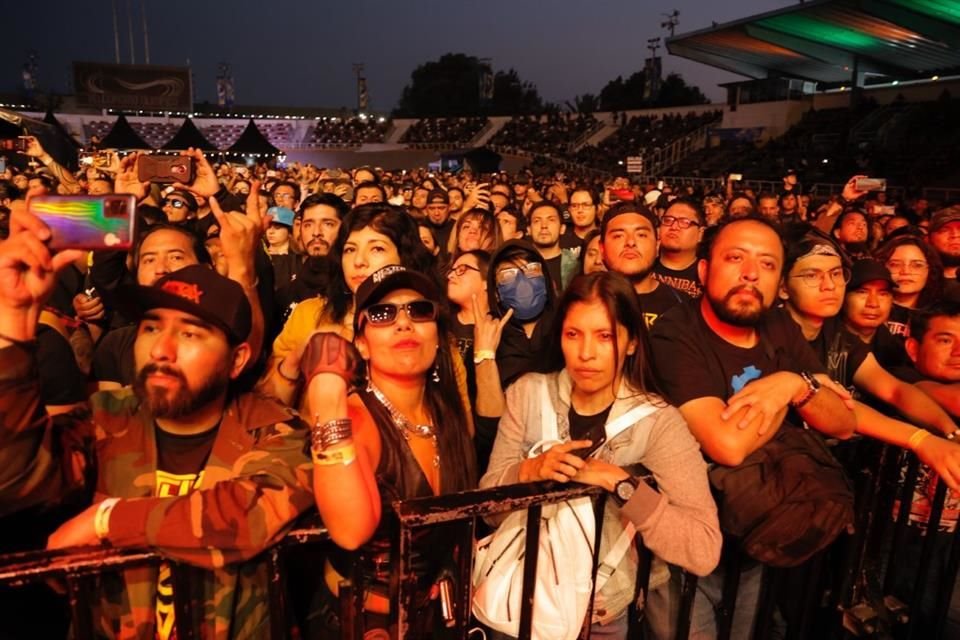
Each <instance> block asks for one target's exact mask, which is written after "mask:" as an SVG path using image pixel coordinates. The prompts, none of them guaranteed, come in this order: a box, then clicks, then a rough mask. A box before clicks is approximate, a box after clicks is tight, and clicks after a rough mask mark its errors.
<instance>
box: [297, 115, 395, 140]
mask: <svg viewBox="0 0 960 640" xmlns="http://www.w3.org/2000/svg"><path fill="white" fill-rule="evenodd" d="M388 127H389V123H388V122H387V121H386V120H383V121H382V122H381V119H379V118H373V117H367V118H359V117H357V118H322V119H320V120H318V121H317V124H316V126H315V127H314V128H313V129H312V130H311V131H310V133H309V135H308V136H307V139H306V140H304V142H305V143H306V144H308V145H324V146H359V145H361V144H365V143H380V142H383V138H384V135H385V134H386V132H387V128H388Z"/></svg>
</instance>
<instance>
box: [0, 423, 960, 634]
mask: <svg viewBox="0 0 960 640" xmlns="http://www.w3.org/2000/svg"><path fill="white" fill-rule="evenodd" d="M863 444H864V443H863V442H861V443H860V445H863ZM875 449H876V450H869V449H868V450H867V452H868V453H867V455H866V456H865V457H866V459H867V460H866V462H860V463H856V464H848V470H851V475H853V476H854V479H855V481H856V487H857V513H856V525H855V526H856V530H855V531H854V532H853V534H852V535H850V536H841V538H840V540H838V541H837V543H835V545H834V546H833V547H831V548H830V549H827V550H826V551H824V552H823V553H821V554H820V555H818V556H816V557H814V558H813V559H811V560H810V561H809V562H807V563H806V564H805V565H803V566H801V567H797V568H795V569H789V570H771V569H766V570H765V571H764V577H763V581H762V584H761V588H760V596H759V603H758V605H757V610H756V617H755V622H754V627H753V637H754V638H760V639H762V638H767V637H770V636H771V635H773V634H774V632H775V631H776V632H777V633H779V632H780V631H784V625H785V623H784V620H786V626H785V633H786V637H787V638H809V637H818V636H821V635H822V636H823V637H824V638H839V637H850V636H855V637H865V638H866V637H876V638H880V637H885V636H888V635H890V634H893V633H896V634H897V635H898V636H899V637H904V638H921V637H923V638H926V637H936V638H940V637H945V636H944V633H945V628H946V626H945V625H946V624H947V615H948V609H949V605H950V599H951V595H952V591H953V585H954V580H955V577H956V575H957V570H958V568H960V533H958V532H954V533H952V534H949V545H948V549H947V553H946V556H945V557H946V560H945V561H944V562H940V563H939V564H938V565H936V566H935V564H934V563H935V562H936V560H935V555H936V550H935V546H936V545H938V544H939V545H943V544H944V536H947V534H944V533H938V534H935V535H929V536H925V538H924V539H923V541H922V544H921V551H920V553H919V556H918V557H916V556H915V557H911V558H905V557H904V553H905V552H904V548H905V547H904V541H905V540H906V539H907V537H909V536H914V537H915V536H916V533H917V532H916V524H915V523H911V522H910V506H911V502H912V498H913V494H914V490H915V488H916V485H917V481H918V478H920V477H921V476H922V475H923V474H921V473H920V465H919V461H918V460H917V458H916V456H914V455H913V454H912V453H904V452H902V451H901V450H899V449H897V448H894V447H875ZM861 457H864V456H861ZM904 464H906V468H905V471H904V470H903V467H904ZM946 494H947V492H946V487H945V485H944V484H943V483H942V482H938V483H937V486H936V490H935V492H934V494H933V497H932V500H931V501H930V511H929V522H928V524H927V529H928V531H933V532H936V531H937V530H938V525H939V523H940V520H941V517H942V514H943V510H944V503H945V499H946ZM583 496H589V497H591V498H592V499H594V500H595V509H596V513H597V514H602V509H603V508H604V503H605V500H606V493H605V492H604V491H603V490H601V489H599V488H597V487H588V486H583V485H561V484H556V483H531V484H518V485H511V486H504V487H497V488H494V489H488V490H477V491H469V492H464V493H459V494H452V495H445V496H439V497H430V498H420V499H415V500H407V501H402V502H397V503H394V505H393V509H392V510H391V511H390V512H389V513H385V514H384V517H389V518H393V519H394V523H395V525H396V527H395V530H396V531H397V535H396V537H395V539H394V540H392V544H393V552H394V554H395V555H394V556H393V558H394V559H393V562H394V567H393V570H392V571H391V574H392V581H391V585H390V602H391V603H392V604H391V608H390V621H391V623H392V625H395V628H396V629H397V630H398V632H397V637H399V638H405V637H409V638H413V637H415V636H412V635H409V634H407V633H406V630H408V629H409V628H410V627H411V621H413V620H415V618H416V617H417V615H418V611H417V604H416V603H417V602H423V597H422V595H423V594H421V593H418V589H422V585H418V582H417V576H416V574H415V572H414V568H413V552H414V546H415V540H416V538H417V534H418V533H419V532H422V531H425V530H429V529H433V528H445V530H444V532H443V534H444V535H443V540H444V541H445V544H447V545H449V548H450V550H452V555H451V556H450V557H452V558H454V559H455V567H454V574H455V575H454V578H455V579H454V580H453V581H452V585H453V587H454V588H453V589H452V591H451V592H450V593H447V594H446V595H445V597H446V598H447V601H446V602H445V606H446V611H447V613H448V615H449V621H448V626H447V628H446V632H445V635H444V637H449V638H467V637H468V632H469V630H470V629H471V628H472V626H473V624H474V623H473V622H472V618H471V613H470V612H471V596H472V592H471V591H472V585H471V569H472V564H473V551H474V542H475V539H476V538H477V534H478V531H479V530H480V528H481V527H482V526H483V525H482V524H481V521H482V519H483V518H487V517H491V516H498V515H503V514H506V513H508V512H511V511H516V510H524V509H525V510H527V522H528V526H527V530H528V532H529V534H528V536H527V540H526V551H527V553H526V558H530V559H534V561H531V562H525V569H524V580H523V595H522V602H524V603H525V605H524V607H523V608H522V610H521V618H520V619H521V627H520V628H521V635H520V637H521V638H529V637H530V631H531V628H532V625H533V615H534V611H533V607H532V602H533V599H534V598H535V597H536V594H535V593H534V590H535V581H534V576H535V575H536V561H535V558H536V557H537V553H536V551H537V550H538V548H539V547H538V545H539V532H540V526H539V520H540V514H541V510H542V507H543V505H548V504H553V503H557V502H562V501H565V500H570V499H572V498H578V497H583ZM897 502H898V503H899V506H898V507H897V510H896V520H894V518H893V515H894V506H895V504H897ZM602 523H603V518H602V517H598V518H597V541H599V540H600V535H601V533H602ZM910 527H913V529H910ZM958 531H960V529H958ZM636 542H637V547H638V550H640V551H641V555H640V563H639V566H638V575H637V586H636V589H637V593H638V594H643V595H646V590H647V584H648V580H649V576H650V565H651V562H652V555H651V554H650V553H649V551H647V550H646V549H645V548H643V546H642V541H641V539H640V536H639V535H638V536H637V539H636ZM316 544H329V538H328V536H327V535H326V531H325V530H324V529H323V528H322V527H308V528H299V529H294V530H293V531H291V532H290V533H289V534H288V535H287V536H286V537H285V538H284V540H283V541H282V542H281V543H280V544H278V545H276V546H275V547H273V548H271V549H269V550H267V551H266V552H265V556H264V560H265V561H266V562H267V564H268V569H269V571H268V574H269V585H268V594H269V599H270V613H271V627H270V637H271V638H273V639H275V640H282V639H284V638H291V637H304V636H303V634H302V633H301V632H300V630H299V627H298V621H297V620H296V619H295V616H294V615H293V613H292V611H291V608H290V606H289V602H288V597H287V596H288V589H287V575H286V574H287V570H286V566H285V565H286V562H287V556H288V552H289V551H290V550H291V549H296V548H298V547H301V546H302V545H316ZM595 549H596V552H595V555H594V567H596V564H597V554H598V553H599V545H597V546H596V547H595ZM438 552H439V550H438ZM940 553H941V554H942V553H943V549H941V550H940ZM162 560H164V558H162V557H161V556H160V555H159V554H158V553H157V552H155V551H152V550H145V549H112V548H99V547H98V548H85V549H76V550H70V551H54V552H46V551H37V552H26V553H18V554H10V555H6V556H0V585H2V586H22V585H26V584H30V583H37V582H51V581H55V582H58V583H61V584H65V592H66V597H67V599H68V602H69V605H70V610H71V619H72V623H73V633H74V636H75V637H76V638H78V639H80V640H83V639H85V638H93V637H95V635H96V634H95V628H94V625H95V624H96V623H97V621H96V620H94V619H93V612H94V611H96V607H94V606H92V605H93V603H94V602H95V601H94V600H93V599H96V598H99V597H100V594H99V592H98V583H99V575H100V574H107V573H110V572H118V571H122V570H124V569H127V568H131V567H136V566H143V565H149V564H154V563H159V562H160V561H162ZM743 561H744V558H743V556H742V554H741V553H740V552H739V550H738V548H737V545H736V542H735V541H728V542H727V543H726V544H725V548H724V553H723V557H722V560H721V563H722V567H723V570H724V583H723V587H722V599H721V602H720V603H719V605H718V606H717V607H716V610H715V618H716V624H717V629H716V631H717V637H718V638H720V639H721V640H725V639H728V638H731V629H732V628H733V622H734V620H733V618H734V612H736V611H737V595H738V591H739V587H740V584H739V583H740V572H741V567H742V566H743ZM167 562H168V564H170V566H171V569H172V575H173V579H174V585H175V587H174V606H175V611H176V624H177V634H178V637H179V638H181V640H187V639H190V638H199V637H201V631H200V630H201V626H202V624H203V622H204V621H203V619H202V618H203V615H204V607H203V606H199V605H200V604H201V603H202V600H200V598H201V596H200V594H199V593H198V592H197V591H198V590H197V587H198V585H200V584H201V583H202V582H203V580H202V577H203V574H204V570H203V569H200V568H196V567H190V566H187V565H184V564H180V563H175V562H170V561H169V560H167ZM907 562H909V563H910V564H911V565H913V566H914V567H915V568H916V572H915V573H916V576H915V578H914V580H913V583H912V584H913V586H912V588H908V589H906V591H905V593H906V594H907V596H908V597H907V598H906V599H907V600H908V601H907V602H904V601H902V600H901V599H900V598H897V597H895V596H896V595H897V592H896V591H895V589H896V587H897V585H898V583H902V582H903V581H902V572H903V570H904V565H905V563H907ZM935 568H939V569H940V576H941V578H940V581H939V583H937V584H936V585H927V584H926V582H927V579H928V577H929V576H930V572H931V571H932V570H934V569H935ZM679 583H680V586H679V593H680V598H679V604H678V611H677V619H676V623H677V624H676V629H677V636H676V637H677V638H686V637H687V635H688V633H689V631H690V628H691V614H692V613H693V609H694V602H695V597H696V594H697V589H698V579H697V578H696V576H693V575H690V574H687V573H682V574H681V575H680V581H679ZM901 588H903V587H902V585H901ZM784 589H787V590H788V591H786V592H785V591H784ZM929 589H934V590H935V594H936V598H935V607H934V610H933V614H932V616H930V617H928V619H927V620H925V621H921V620H920V615H919V614H918V613H917V612H918V611H919V610H920V605H921V599H922V598H923V595H924V592H925V590H929ZM363 591H364V587H363V584H361V583H360V582H359V581H358V578H357V575H356V573H355V574H354V575H352V576H348V579H347V581H345V582H344V583H342V584H341V589H340V610H339V617H340V620H341V625H342V627H341V628H342V630H343V631H342V633H343V636H342V637H344V638H349V639H351V640H353V639H356V638H360V637H362V628H361V623H360V621H361V619H362V614H363V611H362V594H363ZM784 593H789V595H790V598H789V604H790V611H786V610H784V609H782V607H780V606H779V605H781V604H783V603H784V598H783V594H784ZM901 593H903V592H901ZM591 606H592V604H591ZM588 619H589V618H588ZM921 622H923V623H924V624H925V626H924V627H921ZM737 640H739V638H737Z"/></svg>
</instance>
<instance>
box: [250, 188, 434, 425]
mask: <svg viewBox="0 0 960 640" xmlns="http://www.w3.org/2000/svg"><path fill="white" fill-rule="evenodd" d="M398 264H399V265H403V266H405V267H407V268H408V269H411V270H413V271H418V272H420V273H423V274H427V275H428V277H431V278H432V279H434V280H435V281H436V282H438V283H439V276H437V275H436V274H435V266H434V258H433V256H431V255H430V254H429V252H428V251H427V250H426V248H425V247H424V246H423V243H422V242H421V241H420V235H419V232H418V231H417V223H416V222H415V221H414V220H413V218H411V217H410V216H409V215H408V214H407V213H406V211H404V210H403V209H402V208H400V207H394V206H391V205H389V204H383V203H372V204H368V205H362V206H360V207H357V208H356V209H354V210H353V211H351V212H350V213H349V214H348V215H347V217H346V218H344V220H343V223H342V224H341V225H340V231H339V233H338V235H337V239H336V242H335V243H334V245H333V247H332V248H331V250H330V254H329V256H328V259H327V260H326V262H325V265H324V267H325V269H326V270H327V272H328V273H327V275H326V278H325V279H326V281H327V282H329V283H330V285H329V287H328V289H327V292H328V295H327V296H317V297H315V298H311V299H309V300H304V301H303V302H301V303H300V304H298V305H297V307H296V308H295V309H294V310H293V312H292V313H291V314H290V317H289V318H288V319H287V322H286V323H285V324H284V326H283V330H282V331H281V332H280V335H278V336H277V339H276V340H275V341H274V343H273V353H272V355H271V357H270V360H269V362H268V363H267V370H266V372H265V373H264V375H263V377H262V378H261V380H260V384H259V385H258V388H259V390H260V391H262V392H264V393H266V394H267V395H271V396H273V397H275V398H278V399H279V400H281V401H282V402H285V403H286V404H289V405H291V406H299V405H300V399H299V395H300V393H299V392H300V388H301V383H302V379H301V377H300V375H299V366H300V357H301V356H302V354H303V350H304V348H305V347H306V344H307V340H308V339H309V337H310V335H311V334H312V333H314V332H316V331H328V332H332V333H336V334H338V335H340V336H342V337H343V338H345V339H347V340H352V339H353V316H354V294H355V293H356V290H357V288H358V287H359V286H360V283H362V282H363V281H364V280H365V279H366V278H367V277H368V276H369V275H370V274H372V273H373V272H374V271H376V270H378V269H380V268H381V267H384V266H387V265H398Z"/></svg>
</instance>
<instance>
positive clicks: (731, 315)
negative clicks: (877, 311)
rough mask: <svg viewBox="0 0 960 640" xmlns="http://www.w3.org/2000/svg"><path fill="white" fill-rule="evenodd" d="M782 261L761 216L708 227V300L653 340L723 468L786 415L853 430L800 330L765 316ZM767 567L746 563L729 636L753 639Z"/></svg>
mask: <svg viewBox="0 0 960 640" xmlns="http://www.w3.org/2000/svg"><path fill="white" fill-rule="evenodd" d="M783 264H784V246H783V241H782V239H781V238H780V235H779V233H778V232H777V230H776V228H775V227H774V226H773V225H772V224H771V223H770V222H769V221H767V220H765V219H763V218H760V217H749V218H741V219H735V220H731V221H729V222H727V223H725V224H722V225H720V226H719V227H716V228H713V229H711V230H710V231H709V232H708V233H706V234H705V237H704V241H703V243H702V245H701V248H700V260H699V262H698V264H697V268H698V272H699V275H700V280H701V282H702V283H703V296H702V297H701V298H700V299H699V300H690V301H688V302H686V303H684V304H682V305H678V306H676V307H674V308H673V309H671V310H670V311H668V312H667V313H665V314H664V316H663V317H662V318H660V319H659V320H658V322H657V323H656V324H655V325H654V327H653V330H652V331H651V334H650V338H651V344H652V347H653V357H654V367H655V370H656V371H657V372H658V375H659V378H660V383H661V386H662V388H663V390H664V392H665V393H666V396H667V398H668V399H669V400H670V402H671V403H672V404H674V405H676V406H677V407H678V408H679V409H680V413H681V414H682V415H683V417H684V418H685V419H686V421H687V424H688V425H689V427H690V430H691V432H692V433H693V435H694V437H695V438H696V439H697V440H698V441H699V442H700V446H701V448H702V450H703V453H704V455H705V456H706V457H707V458H708V459H709V460H711V461H712V462H714V463H715V464H717V465H722V466H725V467H737V466H739V465H740V464H741V463H742V462H744V460H745V459H746V458H747V456H749V455H750V454H752V453H753V452H754V451H756V450H757V449H759V448H761V447H762V446H764V445H765V444H766V443H768V442H769V441H770V440H772V439H773V437H774V436H775V435H776V434H777V432H778V431H779V430H780V429H786V428H795V427H793V426H787V425H786V424H785V421H784V418H785V416H786V415H787V411H788V410H790V409H792V410H793V411H794V412H795V413H796V414H797V415H798V416H799V418H800V419H802V420H804V421H805V422H806V423H807V424H808V425H809V426H810V427H811V428H813V429H816V430H818V431H821V432H823V433H824V434H827V435H830V436H832V437H838V438H847V437H850V436H851V435H852V434H853V432H854V428H855V426H856V423H855V419H854V415H853V413H852V411H850V409H849V408H848V407H847V406H845V404H844V403H845V398H842V397H841V396H840V395H838V393H837V392H836V391H835V390H834V389H835V388H836V385H834V384H833V383H832V382H831V381H830V379H829V378H828V377H827V376H826V375H824V374H825V370H824V368H823V367H822V365H821V364H820V362H819V361H818V359H817V357H816V355H815V354H814V353H813V351H812V350H811V349H810V347H809V346H808V345H807V344H806V343H805V341H804V340H803V336H802V334H801V333H800V329H799V328H798V327H797V325H796V324H794V323H793V321H792V320H790V318H789V317H788V316H786V315H784V314H782V313H769V311H770V309H771V308H772V307H773V304H774V302H775V301H776V298H777V291H778V287H779V285H780V281H781V276H782V271H783ZM841 393H843V394H844V395H845V396H846V399H848V398H849V396H847V395H846V394H845V392H843V391H842V390H841ZM721 517H722V514H721ZM761 568H762V567H761V565H758V564H750V563H747V565H745V566H744V570H743V573H742V574H741V577H740V590H739V592H738V596H737V603H736V611H735V612H734V617H733V628H732V634H731V637H734V638H742V637H749V634H750V629H751V628H752V622H753V618H754V616H755V612H756V605H757V599H758V595H759V583H760V576H761ZM722 585H723V571H722V570H718V571H717V572H714V573H713V574H711V575H710V576H707V577H706V578H702V579H701V580H700V581H699V583H698V585H697V597H696V600H695V603H694V611H693V616H692V628H691V632H692V633H694V634H698V633H705V634H709V633H712V632H713V631H714V624H715V620H714V608H713V605H712V604H711V603H714V604H715V603H718V602H719V601H720V599H721V592H722Z"/></svg>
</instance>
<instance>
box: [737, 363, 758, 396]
mask: <svg viewBox="0 0 960 640" xmlns="http://www.w3.org/2000/svg"><path fill="white" fill-rule="evenodd" d="M762 376H763V372H762V371H760V369H757V368H756V367H755V366H753V365H752V364H751V365H750V366H747V367H744V368H743V370H742V371H741V372H740V373H738V374H737V375H735V376H733V377H731V378H730V387H731V388H732V389H733V392H734V393H739V392H740V389H743V388H744V387H745V386H747V383H749V382H752V381H753V380H756V379H758V378H761V377H762Z"/></svg>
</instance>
